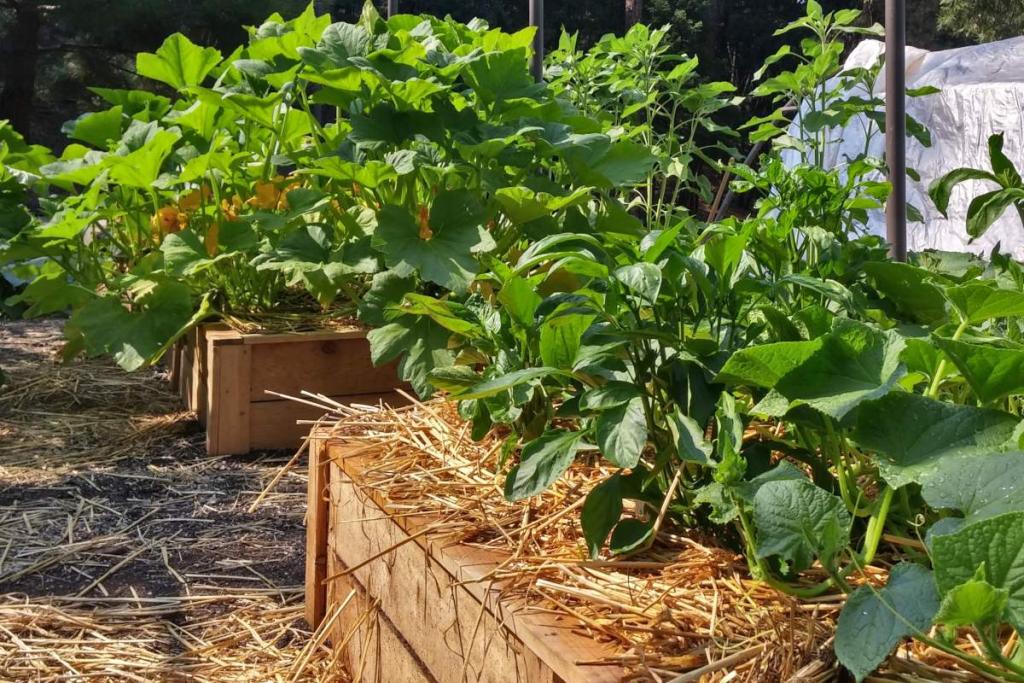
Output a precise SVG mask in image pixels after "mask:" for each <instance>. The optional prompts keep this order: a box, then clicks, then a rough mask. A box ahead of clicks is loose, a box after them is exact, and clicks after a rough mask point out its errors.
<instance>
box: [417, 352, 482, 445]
mask: <svg viewBox="0 0 1024 683" xmlns="http://www.w3.org/2000/svg"><path fill="white" fill-rule="evenodd" d="M428 378H429V380H430V384H431V385H432V386H434V387H436V388H437V389H439V390H441V391H447V392H449V393H453V394H457V393H458V392H460V391H465V390H466V389H469V388H470V387H472V386H473V385H474V384H479V383H480V375H478V374H477V373H476V372H474V371H473V369H472V368H469V367H466V366H465V365H452V366H451V367H447V368H435V369H434V370H431V371H430V374H429V377H428ZM470 404H475V405H476V406H477V407H481V406H483V405H484V403H483V401H463V402H462V403H460V404H459V410H462V408H463V406H468V405H470ZM473 428H474V429H476V424H475V420H474V425H473ZM474 439H475V437H474Z"/></svg>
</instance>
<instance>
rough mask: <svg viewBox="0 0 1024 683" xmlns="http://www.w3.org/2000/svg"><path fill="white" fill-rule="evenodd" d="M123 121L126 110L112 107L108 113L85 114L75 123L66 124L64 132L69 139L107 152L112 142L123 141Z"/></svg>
mask: <svg viewBox="0 0 1024 683" xmlns="http://www.w3.org/2000/svg"><path fill="white" fill-rule="evenodd" d="M123 119H124V109H123V108H122V107H111V108H110V109H107V110H106V111H99V112H93V113H91V114H83V115H82V116H79V117H78V118H77V119H75V120H74V121H69V122H68V123H66V124H64V127H63V128H62V131H63V132H64V133H65V134H66V135H67V136H68V137H71V138H74V139H75V140H81V141H82V142H87V143H89V144H90V145H92V146H93V147H96V148H98V149H102V150H106V149H107V147H108V145H109V143H110V142H111V141H114V140H120V139H121V128H122V125H123Z"/></svg>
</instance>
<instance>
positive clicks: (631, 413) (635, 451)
mask: <svg viewBox="0 0 1024 683" xmlns="http://www.w3.org/2000/svg"><path fill="white" fill-rule="evenodd" d="M594 434H595V439H596V441H597V446H598V448H600V449H601V455H603V456H604V457H605V458H606V459H607V460H608V461H610V462H611V463H613V464H614V465H616V466H618V467H623V468H630V467H636V465H637V463H638V462H640V455H641V454H642V453H643V450H644V447H645V446H646V445H647V415H646V413H644V404H643V400H642V399H641V398H640V397H637V398H633V399H630V400H629V401H628V402H626V403H623V404H621V405H618V406H615V407H614V408H608V409H607V410H604V411H602V412H601V413H600V414H598V416H597V419H596V420H595V421H594Z"/></svg>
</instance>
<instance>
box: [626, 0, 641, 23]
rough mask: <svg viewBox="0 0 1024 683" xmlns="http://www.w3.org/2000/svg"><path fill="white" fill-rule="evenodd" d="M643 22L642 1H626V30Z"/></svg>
mask: <svg viewBox="0 0 1024 683" xmlns="http://www.w3.org/2000/svg"><path fill="white" fill-rule="evenodd" d="M643 20H644V0H626V28H629V27H630V26H632V25H633V24H639V23H640V22H641V21H643Z"/></svg>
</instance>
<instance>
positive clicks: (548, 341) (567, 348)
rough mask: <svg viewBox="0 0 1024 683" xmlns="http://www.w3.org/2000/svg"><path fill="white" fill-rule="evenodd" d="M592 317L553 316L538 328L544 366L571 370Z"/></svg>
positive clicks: (580, 315) (570, 314) (579, 315)
mask: <svg viewBox="0 0 1024 683" xmlns="http://www.w3.org/2000/svg"><path fill="white" fill-rule="evenodd" d="M593 321H594V316H592V315H585V314H582V313H566V314H562V315H559V314H555V315H554V316H551V317H549V318H547V319H546V320H545V321H544V322H543V323H541V326H540V357H541V360H542V361H543V362H544V363H545V365H549V366H551V367H553V368H558V369H560V370H571V369H572V368H573V365H574V364H575V363H576V355H577V354H578V353H579V350H580V343H581V341H582V339H583V333H584V332H586V331H587V329H588V328H589V327H590V324H591V323H592V322H593Z"/></svg>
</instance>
